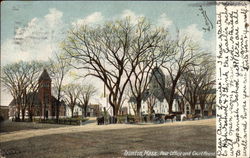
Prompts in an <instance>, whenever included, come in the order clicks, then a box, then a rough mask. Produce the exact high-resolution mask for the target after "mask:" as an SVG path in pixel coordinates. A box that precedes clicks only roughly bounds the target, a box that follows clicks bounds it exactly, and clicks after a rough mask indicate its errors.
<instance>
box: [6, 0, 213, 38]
mask: <svg viewBox="0 0 250 158" xmlns="http://www.w3.org/2000/svg"><path fill="white" fill-rule="evenodd" d="M193 3H202V2H185V1H182V2H176V1H173V2H170V1H154V2H153V1H144V2H143V1H124V2H123V1H118V2H115V1H111V2H108V1H102V2H98V1H73V2H70V1H33V2H29V1H25V2H24V1H23V2H17V1H7V2H3V4H2V5H1V15H2V16H1V18H2V19H1V27H2V30H1V39H2V41H1V42H4V41H5V40H6V39H8V38H12V37H13V35H14V22H15V21H17V20H18V21H21V22H22V24H23V25H26V24H27V23H28V22H30V21H31V19H33V18H34V17H38V18H39V17H43V16H45V15H46V14H48V11H49V8H56V9H57V10H59V11H61V12H63V17H62V20H63V22H64V23H66V24H69V23H72V22H73V21H75V20H76V19H79V18H84V17H86V16H88V15H90V14H91V13H93V12H101V13H102V15H103V16H104V18H110V17H113V16H114V15H118V14H121V13H122V11H123V10H126V9H129V10H131V11H133V12H135V13H136V14H143V15H144V16H146V17H148V18H149V19H151V20H152V22H155V20H156V19H158V17H159V16H160V15H161V14H163V13H165V14H166V15H167V17H168V18H169V19H171V20H172V21H173V24H174V25H175V26H177V27H178V28H179V29H182V28H185V27H187V26H188V25H191V24H197V25H198V26H199V27H198V29H200V30H201V28H202V26H204V21H203V19H202V17H201V15H200V16H198V15H197V14H199V13H200V11H199V10H198V7H193V6H190V4H193ZM203 3H205V2H203ZM203 7H204V8H205V10H206V12H207V14H208V17H209V18H210V20H211V21H212V22H213V23H214V21H215V6H208V7H207V6H203ZM213 34H214V32H213V31H212V32H209V33H205V34H204V38H205V39H209V38H210V37H211V36H213Z"/></svg>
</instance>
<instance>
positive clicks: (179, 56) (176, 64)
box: [159, 37, 205, 113]
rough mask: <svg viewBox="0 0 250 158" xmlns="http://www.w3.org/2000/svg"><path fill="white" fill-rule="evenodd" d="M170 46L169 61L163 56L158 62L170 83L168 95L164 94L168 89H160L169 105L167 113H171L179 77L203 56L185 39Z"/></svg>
mask: <svg viewBox="0 0 250 158" xmlns="http://www.w3.org/2000/svg"><path fill="white" fill-rule="evenodd" d="M172 46H173V47H171V49H169V51H172V54H174V55H173V56H172V58H171V60H169V58H167V60H166V58H165V57H164V56H163V57H162V58H161V59H160V61H159V63H160V64H159V66H161V67H162V68H164V69H165V70H166V71H167V72H168V75H169V77H170V81H171V82H170V85H169V93H167V92H166V90H168V89H166V88H165V87H162V90H163V92H164V94H167V95H165V98H166V100H167V102H168V105H169V113H172V106H173V102H174V98H175V95H176V88H177V84H178V81H179V80H180V77H181V76H182V75H183V74H184V72H185V71H186V70H187V69H188V68H189V67H190V66H193V65H197V64H198V63H197V62H198V59H199V58H200V57H202V56H203V55H205V53H204V52H203V51H202V50H201V49H200V48H199V46H198V45H197V44H194V42H193V41H192V40H191V39H189V38H187V37H185V38H183V39H178V40H176V41H174V42H173V43H172ZM166 61H167V62H166Z"/></svg>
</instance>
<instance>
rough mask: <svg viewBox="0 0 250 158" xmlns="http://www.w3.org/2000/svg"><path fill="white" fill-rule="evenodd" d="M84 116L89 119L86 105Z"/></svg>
mask: <svg viewBox="0 0 250 158" xmlns="http://www.w3.org/2000/svg"><path fill="white" fill-rule="evenodd" d="M84 116H85V117H87V105H84Z"/></svg>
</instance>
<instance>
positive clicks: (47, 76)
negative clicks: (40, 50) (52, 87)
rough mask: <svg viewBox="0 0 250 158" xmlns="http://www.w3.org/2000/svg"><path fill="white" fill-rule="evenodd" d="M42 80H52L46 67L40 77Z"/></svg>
mask: <svg viewBox="0 0 250 158" xmlns="http://www.w3.org/2000/svg"><path fill="white" fill-rule="evenodd" d="M42 80H49V81H51V78H50V77H49V74H48V72H47V70H46V69H44V70H43V73H42V74H41V76H40V77H39V80H38V81H42Z"/></svg>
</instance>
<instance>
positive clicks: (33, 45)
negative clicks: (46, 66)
mask: <svg viewBox="0 0 250 158" xmlns="http://www.w3.org/2000/svg"><path fill="white" fill-rule="evenodd" d="M62 16H63V13H62V12H61V11H59V10H57V9H55V8H52V9H49V12H48V14H47V15H45V16H44V17H43V18H36V17H35V18H33V19H31V21H30V22H28V23H27V25H26V26H24V27H19V28H17V29H16V32H15V35H14V38H11V39H7V40H6V41H4V42H3V44H2V47H1V53H2V58H1V61H2V65H5V64H7V63H13V62H17V61H20V60H25V61H30V60H44V61H46V60H48V58H50V57H52V54H53V52H54V51H57V50H58V42H59V41H61V39H62V38H63V37H64V25H63V22H62Z"/></svg>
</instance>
